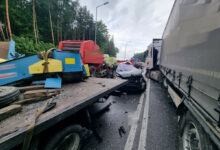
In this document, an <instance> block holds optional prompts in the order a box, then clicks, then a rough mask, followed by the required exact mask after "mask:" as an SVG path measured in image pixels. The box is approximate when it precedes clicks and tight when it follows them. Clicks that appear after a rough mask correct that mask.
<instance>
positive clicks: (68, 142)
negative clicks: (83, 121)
mask: <svg viewBox="0 0 220 150" xmlns="http://www.w3.org/2000/svg"><path fill="white" fill-rule="evenodd" d="M82 141H83V128H82V127H81V126H80V125H71V126H68V127H66V128H64V129H62V130H60V131H59V132H57V133H56V134H55V135H54V136H52V137H51V139H50V140H49V141H48V143H47V144H46V146H45V147H44V150H54V149H56V150H79V149H80V147H81V145H82Z"/></svg>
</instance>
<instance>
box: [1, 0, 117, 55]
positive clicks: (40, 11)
mask: <svg viewBox="0 0 220 150" xmlns="http://www.w3.org/2000/svg"><path fill="white" fill-rule="evenodd" d="M35 2H36V3H35V10H36V21H37V28H38V34H39V40H40V41H42V42H40V43H38V44H36V45H35V43H34V41H35V40H34V31H33V14H32V12H33V9H32V0H9V16H10V22H11V29H12V33H13V35H15V36H16V37H15V36H13V39H14V40H15V41H16V48H17V50H18V52H20V53H22V54H27V55H30V54H33V53H35V52H38V51H40V50H44V49H45V48H48V47H50V46H52V45H51V44H47V43H52V36H51V27H50V19H49V4H50V12H51V18H52V24H53V32H54V40H55V45H58V43H59V42H60V41H63V40H93V41H94V40H95V34H94V33H95V21H94V19H93V15H92V14H91V13H90V12H89V11H88V9H87V7H86V6H84V7H82V6H80V4H79V0H35ZM0 21H1V22H2V23H3V24H4V27H3V30H4V32H5V35H6V38H8V37H7V32H6V31H7V29H6V25H7V23H6V14H5V0H3V1H0ZM18 37H19V38H18ZM1 38H2V37H1V34H0V40H1ZM18 42H19V43H18ZM25 42H27V43H25ZM97 44H98V45H99V46H100V48H101V51H102V52H103V53H105V54H109V55H110V56H116V53H117V52H118V49H117V48H116V47H115V45H114V39H113V37H111V36H110V35H109V33H108V29H107V26H106V25H105V24H104V23H103V22H102V21H99V22H97Z"/></svg>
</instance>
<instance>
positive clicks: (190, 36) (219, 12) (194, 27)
mask: <svg viewBox="0 0 220 150" xmlns="http://www.w3.org/2000/svg"><path fill="white" fill-rule="evenodd" d="M219 7H220V1H218V0H212V1H192V0H176V1H175V3H174V6H173V9H172V12H171V14H170V17H169V20H168V23H167V26H166V28H165V31H164V33H163V37H162V38H163V44H162V52H161V62H160V69H161V70H162V72H163V74H164V75H165V76H166V77H167V78H168V79H169V80H170V81H171V82H173V83H174V84H175V85H177V86H178V87H179V88H180V89H182V90H183V91H184V92H185V93H186V94H187V96H190V97H192V98H193V99H194V100H195V101H196V103H197V104H198V105H199V106H201V107H202V108H203V109H204V110H205V111H206V112H207V113H208V114H209V115H210V116H211V118H212V119H213V120H215V121H216V122H217V121H219V114H218V113H217V112H216V111H215V109H216V108H217V107H219V105H218V100H219V99H220V72H219V71H220V50H219V49H220V42H219V39H220V22H219V20H220V9H219Z"/></svg>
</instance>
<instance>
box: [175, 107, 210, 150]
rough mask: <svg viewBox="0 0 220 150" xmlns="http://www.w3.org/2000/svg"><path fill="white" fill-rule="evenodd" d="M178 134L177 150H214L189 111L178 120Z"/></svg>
mask: <svg viewBox="0 0 220 150" xmlns="http://www.w3.org/2000/svg"><path fill="white" fill-rule="evenodd" d="M179 134H180V136H179V150H189V149H190V150H194V149H195V150H214V149H213V145H212V143H211V141H210V139H209V137H208V135H207V134H206V133H205V131H204V130H203V128H202V126H201V125H200V123H199V122H198V121H197V120H196V119H195V117H194V116H193V115H192V114H191V113H190V112H189V111H187V113H186V114H184V115H183V116H182V117H181V119H180V122H179Z"/></svg>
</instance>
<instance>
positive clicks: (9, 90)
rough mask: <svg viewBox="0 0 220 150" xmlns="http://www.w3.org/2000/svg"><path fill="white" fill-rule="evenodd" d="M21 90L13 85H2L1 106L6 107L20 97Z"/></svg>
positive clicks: (0, 92)
mask: <svg viewBox="0 0 220 150" xmlns="http://www.w3.org/2000/svg"><path fill="white" fill-rule="evenodd" d="M19 94H20V91H19V89H18V88H16V87H13V86H2V87H0V108H2V107H5V106H7V105H9V104H11V103H13V102H14V101H16V100H17V99H18V97H19Z"/></svg>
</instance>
